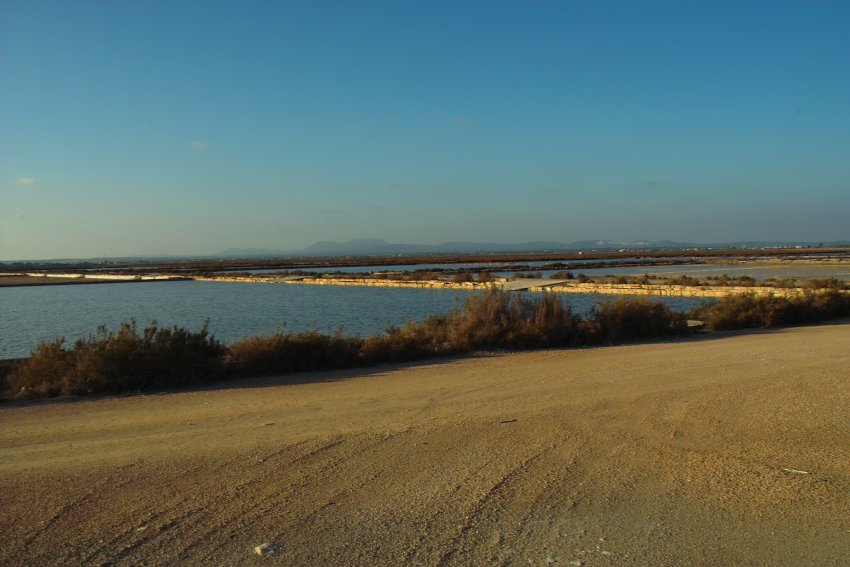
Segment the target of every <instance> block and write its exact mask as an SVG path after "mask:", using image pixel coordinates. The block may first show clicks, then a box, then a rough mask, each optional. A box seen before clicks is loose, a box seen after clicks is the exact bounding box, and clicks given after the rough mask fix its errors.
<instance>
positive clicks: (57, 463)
mask: <svg viewBox="0 0 850 567" xmlns="http://www.w3.org/2000/svg"><path fill="white" fill-rule="evenodd" d="M848 342H850V323H845V324H836V325H824V326H812V327H802V328H794V329H783V330H778V331H770V332H767V331H761V332H755V333H750V334H712V335H710V336H708V337H703V338H700V339H694V338H691V339H687V340H682V341H679V342H673V343H671V342H665V343H656V344H644V345H632V346H620V347H610V348H604V349H578V350H549V351H537V352H528V353H521V354H504V355H494V356H488V357H478V358H466V359H455V360H448V361H446V360H443V361H440V362H437V363H430V364H422V365H419V366H392V367H379V368H377V369H372V370H358V371H346V372H333V373H320V374H318V375H310V376H308V377H305V378H307V379H309V380H311V381H312V382H313V383H300V384H299V383H297V382H298V381H297V379H296V380H295V381H294V382H293V381H292V377H289V378H287V379H275V378H268V379H263V380H256V381H254V382H244V381H242V382H238V383H232V384H226V385H225V386H224V387H221V388H218V389H211V390H204V391H190V392H181V393H170V394H162V395H150V396H136V397H120V398H106V399H98V400H85V401H72V402H48V403H45V402H42V403H30V404H6V405H4V406H2V407H0V420H2V427H0V479H2V483H3V490H2V491H0V509H2V510H3V513H2V514H0V531H2V533H3V534H4V542H5V544H4V545H3V546H0V564H3V565H48V564H63V565H99V564H110V565H112V564H114V565H178V564H179V565H254V564H256V565H308V566H309V565H462V566H467V565H529V564H533V565H546V564H551V565H585V566H591V565H654V566H655V565H671V566H672V565H712V566H715V565H717V566H724V565H730V566H731V565H795V566H796V565H846V559H847V557H850V538H848V529H850V524H848V515H847V502H848V501H847V495H848V494H850V477H848V475H847V457H848V447H847V431H846V426H847V408H848V407H850V381H848V374H847V369H848V368H850V350H848V349H847V344H848ZM287 380H288V381H289V383H288V384H287ZM264 543H269V544H274V545H271V546H269V547H266V548H264V549H267V550H274V551H275V553H274V554H271V555H268V556H265V557H259V556H256V555H255V553H254V548H255V547H257V546H260V545H262V544H264Z"/></svg>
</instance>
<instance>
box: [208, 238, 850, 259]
mask: <svg viewBox="0 0 850 567" xmlns="http://www.w3.org/2000/svg"><path fill="white" fill-rule="evenodd" d="M809 245H811V246H848V245H850V240H842V241H837V242H799V241H786V242H767V241H752V242H720V243H695V242H674V241H671V240H660V241H657V242H653V241H648V240H637V241H619V240H577V241H575V242H551V241H541V240H535V241H531V242H513V243H498V242H456V241H450V242H443V243H442V244H397V243H392V242H387V241H386V240H384V239H382V238H358V239H355V240H349V241H348V242H334V241H331V240H321V241H319V242H314V243H313V244H311V245H309V246H307V247H306V248H299V249H295V250H268V249H263V248H230V249H228V250H225V251H224V252H222V253H220V254H215V255H213V256H214V257H216V258H251V257H264V258H271V257H279V256H383V255H392V254H426V253H432V254H453V253H464V252H473V253H474V252H480V253H489V252H543V251H553V252H556V251H577V250H620V249H628V250H640V249H683V248H730V247H735V248H742V247H743V248H759V247H771V246H777V247H784V246H809Z"/></svg>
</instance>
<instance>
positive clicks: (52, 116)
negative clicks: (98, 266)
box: [0, 0, 850, 259]
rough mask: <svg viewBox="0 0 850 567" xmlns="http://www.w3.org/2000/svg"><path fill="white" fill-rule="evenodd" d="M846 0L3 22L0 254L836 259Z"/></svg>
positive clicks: (99, 7)
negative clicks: (321, 247) (748, 247)
mask: <svg viewBox="0 0 850 567" xmlns="http://www.w3.org/2000/svg"><path fill="white" fill-rule="evenodd" d="M848 27H850V3H848V2H817V1H809V2H794V3H785V2H773V1H771V2H768V1H761V2H743V1H736V2H731V1H730V2H724V1H705V2H694V1H684V0H683V1H676V2H672V1H671V2H625V1H623V2H604V1H601V2H600V1H594V2H591V1H587V2H543V1H538V2H519V1H517V2H477V1H476V2H463V1H458V0H455V1H452V2H432V1H429V2H425V1H421V2H401V1H397V2H367V1H346V2H324V1H320V0H313V1H285V2H283V1H275V0H271V1H257V2H244V1H240V2H237V1H218V2H216V1H205V2H190V1H185V0H183V1H181V0H177V1H141V0H138V1H132V2H131V1H122V0H114V1H112V0H110V1H98V2H80V1H74V0H62V1H55V2H43V1H38V0H27V1H21V2H19V1H15V0H4V1H3V2H2V3H0V258H3V259H21V258H56V257H97V256H104V255H106V256H113V255H132V254H163V253H167V254H174V255H177V254H204V253H214V252H217V251H221V250H224V249H226V248H230V247H261V248H278V249H287V248H296V247H302V246H305V245H307V244H309V243H311V242H313V241H315V240H348V239H351V238H361V237H383V238H386V239H387V240H390V241H393V242H418V243H437V242H442V241H446V240H471V241H497V242H515V241H529V240H559V241H572V240H579V239H597V238H598V239H618V240H638V239H651V240H660V239H672V240H686V241H703V242H705V241H736V240H806V241H817V242H819V241H829V240H838V239H848V238H850V230H848V227H850V222H848V219H850V34H848V33H847V29H848Z"/></svg>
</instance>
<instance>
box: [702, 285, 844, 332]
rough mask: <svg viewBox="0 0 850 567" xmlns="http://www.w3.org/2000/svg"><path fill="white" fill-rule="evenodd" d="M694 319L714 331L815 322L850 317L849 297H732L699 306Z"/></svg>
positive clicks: (831, 294) (825, 294)
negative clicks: (701, 320)
mask: <svg viewBox="0 0 850 567" xmlns="http://www.w3.org/2000/svg"><path fill="white" fill-rule="evenodd" d="M691 316H692V317H694V318H698V319H703V320H705V322H706V325H707V326H708V327H709V328H710V329H714V330H729V329H744V328H755V327H776V326H780V325H794V324H801V323H816V322H819V321H826V320H829V319H835V318H839V317H848V316H850V296H848V295H847V294H844V293H840V292H838V291H827V292H822V293H806V294H802V295H799V296H795V297H774V296H761V297H759V296H756V295H755V294H752V293H746V294H738V295H730V296H727V297H724V298H722V299H720V300H718V301H716V302H714V303H711V304H708V305H703V306H700V307H697V308H696V309H694V310H693V311H692V312H691Z"/></svg>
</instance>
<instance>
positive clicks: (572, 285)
mask: <svg viewBox="0 0 850 567" xmlns="http://www.w3.org/2000/svg"><path fill="white" fill-rule="evenodd" d="M193 279H195V280H197V281H227V282H249V283H282V284H295V285H298V284H302V285H338V286H365V287H411V288H420V289H422V288H427V289H462V290H469V291H484V290H487V289H491V288H493V287H496V288H499V289H504V290H511V291H552V292H555V293H594V294H603V295H650V296H657V297H726V296H727V295H735V294H741V293H750V294H754V295H757V296H764V295H772V296H774V297H795V296H798V295H800V294H803V293H806V292H810V291H812V290H811V289H809V288H781V287H768V286H708V285H705V286H686V285H669V284H617V283H596V282H586V283H580V282H576V281H574V280H547V279H534V278H529V279H520V280H505V279H504V278H502V279H501V280H497V281H496V282H450V281H444V280H393V279H384V278H325V277H302V276H289V277H283V278H279V277H263V276H253V277H240V276H230V277H228V276H216V277H195V278H193Z"/></svg>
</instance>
